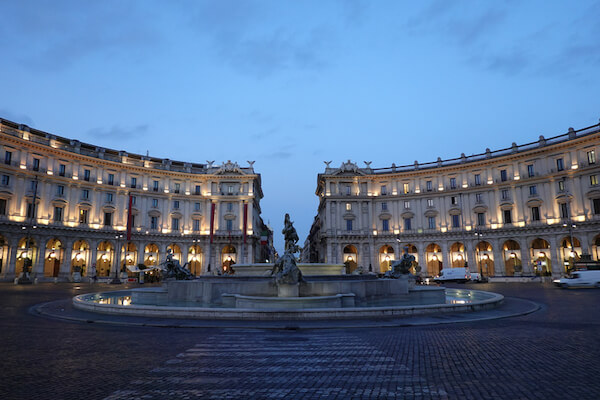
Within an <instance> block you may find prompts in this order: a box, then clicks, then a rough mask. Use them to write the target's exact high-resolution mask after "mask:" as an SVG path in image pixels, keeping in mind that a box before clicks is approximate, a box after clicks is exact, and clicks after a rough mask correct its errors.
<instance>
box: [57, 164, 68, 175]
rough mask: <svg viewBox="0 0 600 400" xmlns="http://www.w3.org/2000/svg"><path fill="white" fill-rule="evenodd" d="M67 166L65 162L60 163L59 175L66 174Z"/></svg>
mask: <svg viewBox="0 0 600 400" xmlns="http://www.w3.org/2000/svg"><path fill="white" fill-rule="evenodd" d="M66 169H67V166H66V165H65V164H60V165H59V166H58V176H65V172H66Z"/></svg>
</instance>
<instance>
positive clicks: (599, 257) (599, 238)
mask: <svg viewBox="0 0 600 400" xmlns="http://www.w3.org/2000/svg"><path fill="white" fill-rule="evenodd" d="M592 254H593V255H594V256H595V258H596V261H600V234H599V235H596V237H594V240H593V241H592Z"/></svg>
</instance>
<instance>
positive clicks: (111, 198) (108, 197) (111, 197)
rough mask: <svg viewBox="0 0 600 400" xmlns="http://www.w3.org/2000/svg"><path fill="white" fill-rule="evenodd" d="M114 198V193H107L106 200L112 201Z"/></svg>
mask: <svg viewBox="0 0 600 400" xmlns="http://www.w3.org/2000/svg"><path fill="white" fill-rule="evenodd" d="M113 200H114V195H113V194H112V193H106V202H107V203H112V202H113Z"/></svg>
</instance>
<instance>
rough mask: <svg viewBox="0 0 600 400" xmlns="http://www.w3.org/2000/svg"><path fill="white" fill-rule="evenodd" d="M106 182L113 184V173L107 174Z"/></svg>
mask: <svg viewBox="0 0 600 400" xmlns="http://www.w3.org/2000/svg"><path fill="white" fill-rule="evenodd" d="M108 184H109V185H111V186H113V185H114V184H115V174H108Z"/></svg>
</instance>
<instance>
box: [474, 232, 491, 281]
mask: <svg viewBox="0 0 600 400" xmlns="http://www.w3.org/2000/svg"><path fill="white" fill-rule="evenodd" d="M482 236H483V233H481V232H479V231H478V230H477V229H475V242H476V243H475V256H476V257H477V258H478V259H479V260H475V261H476V262H477V264H478V265H479V275H480V276H481V279H483V266H482V265H481V257H478V256H479V243H478V242H479V241H480V240H481V237H482ZM486 255H487V254H486ZM488 258H489V256H488Z"/></svg>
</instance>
